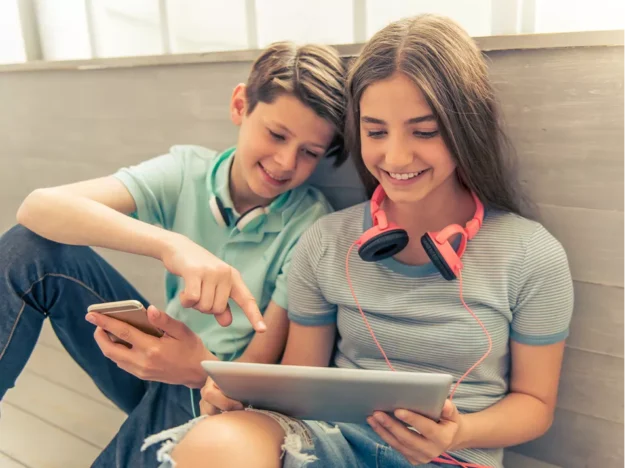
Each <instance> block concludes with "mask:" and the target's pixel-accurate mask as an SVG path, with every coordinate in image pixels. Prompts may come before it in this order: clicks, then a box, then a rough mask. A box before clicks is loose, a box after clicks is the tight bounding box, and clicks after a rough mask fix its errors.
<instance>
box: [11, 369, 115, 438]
mask: <svg viewBox="0 0 625 468" xmlns="http://www.w3.org/2000/svg"><path fill="white" fill-rule="evenodd" d="M68 383H70V382H68ZM42 393H43V394H45V398H42V397H41V395H42ZM4 401H6V402H7V403H9V404H11V406H13V407H15V408H18V409H20V410H22V411H26V412H29V413H32V414H36V415H37V417H38V418H39V419H41V420H42V421H45V422H47V423H49V424H52V425H53V426H57V427H61V428H63V430H65V431H66V432H67V433H69V434H72V435H74V436H76V437H79V438H80V439H83V440H85V441H86V442H90V443H91V444H92V445H94V446H96V447H99V448H101V449H103V448H104V447H106V445H107V444H108V443H109V442H110V440H111V439H112V438H113V437H114V436H115V434H116V433H117V431H118V430H119V428H120V426H121V425H122V423H123V422H124V421H125V420H126V415H125V414H124V413H123V412H122V411H120V410H118V409H114V408H111V406H109V405H106V404H103V403H100V402H98V401H96V400H93V399H91V398H87V397H84V396H83V395H81V394H79V393H76V392H72V391H70V390H68V389H67V388H66V387H61V386H59V385H56V384H54V383H52V382H50V381H48V380H45V379H43V378H42V377H39V376H37V375H35V374H32V373H30V372H28V371H26V372H23V373H22V374H21V375H20V377H19V379H18V380H17V384H16V386H15V388H13V389H12V390H10V391H9V392H8V393H7V395H6V397H5V399H4Z"/></svg>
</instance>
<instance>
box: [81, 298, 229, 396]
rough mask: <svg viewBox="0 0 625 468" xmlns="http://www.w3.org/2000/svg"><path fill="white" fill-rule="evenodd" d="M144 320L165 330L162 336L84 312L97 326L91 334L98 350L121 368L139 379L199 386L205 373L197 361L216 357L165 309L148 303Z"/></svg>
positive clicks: (203, 379)
mask: <svg viewBox="0 0 625 468" xmlns="http://www.w3.org/2000/svg"><path fill="white" fill-rule="evenodd" d="M148 319H149V320H150V323H152V325H154V326H155V327H157V328H159V329H161V330H162V331H164V332H165V334H164V335H163V336H162V337H160V338H156V337H154V336H151V335H148V334H146V333H143V332H142V331H140V330H138V329H136V328H135V327H133V326H132V325H128V324H127V323H125V322H122V321H120V320H116V319H114V318H112V317H108V316H106V315H102V314H96V313H90V314H87V320H88V321H89V322H91V323H92V324H94V325H96V327H97V328H96V331H95V333H94V337H95V340H96V342H97V344H98V346H99V347H100V349H101V350H102V353H103V354H104V355H105V356H106V357H107V358H109V359H111V360H112V361H114V362H115V363H116V364H117V365H118V366H119V367H120V368H121V369H124V370H125V371H126V372H129V373H131V374H132V375H134V376H136V377H138V378H140V379H142V380H153V381H156V382H164V383H169V384H174V385H186V386H188V387H191V388H199V387H201V386H202V385H203V384H204V381H205V379H206V372H205V371H204V369H203V368H202V366H201V364H200V363H201V362H202V361H206V360H216V359H217V358H216V357H215V356H213V355H212V354H211V353H210V351H208V350H207V349H206V348H205V347H204V343H202V340H201V339H200V337H199V336H197V335H196V334H195V333H193V332H192V331H191V329H189V327H187V326H186V325H185V324H184V323H182V322H179V321H178V320H175V319H173V318H171V317H170V316H168V315H167V314H166V313H165V312H161V311H159V310H158V309H157V308H156V307H154V306H150V307H148ZM107 332H109V333H112V334H113V335H115V336H116V337H118V338H120V339H122V340H124V341H125V342H127V343H129V344H130V345H131V346H132V348H127V347H126V346H125V345H123V344H119V343H114V342H113V341H111V339H110V338H109V336H108V334H107Z"/></svg>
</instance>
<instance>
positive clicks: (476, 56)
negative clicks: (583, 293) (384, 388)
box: [173, 15, 573, 468]
mask: <svg viewBox="0 0 625 468" xmlns="http://www.w3.org/2000/svg"><path fill="white" fill-rule="evenodd" d="M347 94H348V111H347V128H346V137H347V138H348V141H349V143H350V149H351V152H352V155H353V157H354V158H355V160H356V162H357V164H358V165H359V167H360V168H361V170H362V172H363V174H364V176H365V180H366V181H367V182H375V184H376V185H378V188H377V190H376V192H375V193H374V195H373V199H372V200H371V201H370V202H366V203H363V204H361V205H358V206H355V207H352V208H349V209H346V210H344V211H341V212H338V213H334V214H331V215H328V216H326V217H324V218H322V219H321V220H320V221H318V222H317V223H316V224H314V225H313V227H312V228H311V229H309V230H308V231H307V233H306V234H305V235H304V236H303V237H302V239H301V241H300V243H299V245H298V247H297V250H296V253H295V255H294V259H293V265H292V269H291V272H290V275H289V317H290V319H291V325H290V332H289V339H288V343H287V348H286V351H285V355H284V359H283V363H285V364H297V365H308V366H327V365H328V364H330V363H331V364H332V365H334V366H337V367H343V368H361V369H378V370H380V369H389V368H390V369H393V370H398V371H414V372H444V373H450V374H452V375H453V376H454V378H455V380H456V385H455V387H454V388H453V391H452V394H451V395H450V399H449V400H448V401H447V402H446V404H445V406H444V408H443V414H442V418H441V420H440V422H439V423H435V422H433V421H431V420H428V419H426V418H424V417H421V416H419V415H417V414H414V413H411V412H409V411H405V410H398V411H396V412H395V413H394V414H393V415H388V414H383V413H376V414H373V415H372V416H371V417H370V418H369V420H368V423H369V424H368V425H363V426H359V425H353V424H338V425H337V426H336V427H333V426H332V425H328V424H327V423H323V422H312V421H305V422H300V421H295V420H292V419H290V418H287V417H285V416H283V415H279V414H275V413H270V412H266V411H258V410H249V411H232V412H228V413H223V414H219V415H217V416H214V417H211V418H208V419H206V420H204V421H202V422H200V423H199V424H197V425H196V427H195V428H194V429H193V430H191V431H190V432H189V433H188V435H187V436H186V437H185V438H184V439H183V440H182V441H181V443H180V444H179V445H178V446H177V447H176V449H175V450H174V451H173V459H174V460H176V462H178V465H177V466H178V467H179V468H184V467H188V466H199V465H198V460H202V462H203V463H206V464H207V465H206V466H211V467H221V466H224V467H225V466H227V467H235V466H246V467H251V466H254V467H277V466H281V465H282V466H288V467H300V466H306V467H345V468H347V467H356V466H366V467H376V466H382V467H404V466H410V465H419V466H427V467H434V466H458V465H460V466H471V467H476V466H492V467H501V466H502V459H503V450H502V449H503V448H504V447H508V446H511V445H516V444H520V443H523V442H526V441H529V440H531V439H534V438H536V437H539V436H540V435H542V434H543V433H544V432H545V431H546V430H547V429H548V428H549V426H550V424H551V421H552V418H553V412H554V407H555V403H556V395H557V387H558V380H559V374H560V367H561V362H562V355H563V350H564V340H565V338H566V336H567V334H568V326H569V321H570V317H571V313H572V308H573V289H572V281H571V276H570V272H569V267H568V262H567V258H566V255H565V252H564V251H563V249H562V247H561V245H560V244H559V243H558V242H557V241H556V240H555V239H554V238H553V237H552V236H551V235H550V234H549V233H548V232H547V231H546V230H545V229H544V228H543V226H541V225H540V224H539V223H537V222H535V221H531V220H530V219H528V218H526V217H524V210H525V208H524V203H522V197H521V194H520V190H519V189H518V180H517V179H516V178H515V175H514V173H513V172H512V171H511V170H510V168H509V164H508V161H507V160H506V154H505V153H504V145H503V141H504V139H503V136H502V133H501V130H500V127H499V123H498V111H497V107H496V104H495V99H494V91H493V88H492V84H491V83H490V81H489V79H488V75H487V68H486V65H485V63H484V60H483V59H482V57H481V55H480V52H479V50H478V49H477V47H476V46H475V44H474V43H473V42H472V41H471V39H470V38H469V37H468V36H467V34H466V33H465V32H464V31H463V30H462V29H461V28H460V27H458V26H457V25H456V24H455V23H453V22H452V21H450V20H448V19H444V18H440V17H435V16H430V15H426V16H420V17H416V18H412V19H405V20H402V21H398V22H396V23H393V24H390V25H389V26H387V27H386V28H384V29H383V30H381V31H380V32H378V33H377V34H376V35H375V36H374V37H373V38H372V39H371V40H370V41H369V42H368V43H367V44H366V46H365V47H364V49H363V51H362V53H361V55H360V56H359V57H358V59H357V60H356V62H355V64H354V65H353V68H352V70H351V72H350V75H349V78H348V88H347ZM387 221H388V225H387V223H386V222H387ZM335 338H338V340H337V349H335V348H334V343H335ZM374 338H377V340H376V339H374ZM333 351H335V352H334V353H333ZM203 397H204V400H205V401H204V402H203V407H204V412H205V413H215V412H216V411H217V410H230V409H233V408H236V405H237V404H238V403H237V402H233V401H230V400H228V399H226V398H225V397H224V396H223V395H222V394H220V392H219V390H218V389H217V388H216V387H215V385H214V384H212V382H210V381H208V382H207V385H206V386H205V387H204V390H203ZM406 426H409V427H412V428H414V429H415V430H416V431H413V430H410V429H408V428H407V427H406ZM239 447H247V448H248V450H247V451H246V452H245V453H244V452H243V451H241V450H239Z"/></svg>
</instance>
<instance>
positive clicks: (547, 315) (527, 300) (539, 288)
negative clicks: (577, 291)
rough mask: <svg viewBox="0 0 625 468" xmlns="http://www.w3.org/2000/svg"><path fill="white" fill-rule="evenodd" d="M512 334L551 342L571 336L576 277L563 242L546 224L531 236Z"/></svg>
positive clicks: (534, 342)
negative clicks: (572, 275)
mask: <svg viewBox="0 0 625 468" xmlns="http://www.w3.org/2000/svg"><path fill="white" fill-rule="evenodd" d="M520 267H521V268H520V270H519V271H520V282H519V289H518V291H519V292H518V296H517V301H516V306H515V307H514V308H513V310H512V315H513V318H512V324H511V331H510V338H511V339H513V340H514V341H517V342H519V343H523V344H529V345H548V344H553V343H557V342H560V341H562V340H564V339H566V338H567V336H568V334H569V325H570V322H571V316H572V314H573V297H574V294H573V281H572V279H571V272H570V269H569V264H568V259H567V256H566V253H565V251H564V249H563V248H562V245H561V244H560V243H559V242H558V241H557V240H556V239H555V238H554V237H553V236H552V235H551V234H549V232H548V231H547V230H546V229H545V228H544V227H542V226H539V228H538V229H537V230H536V231H534V233H533V235H532V236H531V237H530V239H529V242H528V245H527V249H526V252H525V258H524V261H523V265H520Z"/></svg>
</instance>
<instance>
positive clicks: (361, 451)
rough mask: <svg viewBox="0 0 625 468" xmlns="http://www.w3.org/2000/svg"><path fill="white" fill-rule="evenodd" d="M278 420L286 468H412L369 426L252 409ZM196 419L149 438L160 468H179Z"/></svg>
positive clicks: (428, 467)
mask: <svg viewBox="0 0 625 468" xmlns="http://www.w3.org/2000/svg"><path fill="white" fill-rule="evenodd" d="M248 411H256V412H259V413H263V414H266V415H267V416H269V417H271V418H272V419H274V420H275V421H276V422H278V424H280V426H281V427H282V429H283V430H284V433H285V434H286V436H285V438H284V444H283V445H282V450H283V456H282V462H283V463H282V466H283V468H303V467H305V468H329V467H332V468H408V467H413V466H414V465H412V464H410V463H409V462H408V461H407V460H406V459H405V458H404V457H403V455H401V454H400V453H399V452H397V451H396V450H395V449H393V448H391V447H389V445H388V444H387V443H386V442H384V441H383V440H382V439H381V438H380V437H379V436H378V435H377V434H376V433H375V432H374V431H373V429H371V427H369V426H368V425H359V424H332V423H327V422H323V421H300V420H297V419H293V418H290V417H288V416H284V415H282V414H279V413H275V412H272V411H264V410H256V409H251V408H250V409H248ZM205 417H206V416H201V417H199V418H196V419H194V420H192V421H190V422H189V423H187V424H185V425H184V426H179V427H176V428H173V429H170V430H168V431H164V432H162V433H161V434H156V435H154V436H151V437H149V438H148V439H146V442H145V444H144V447H143V448H144V449H145V448H147V447H149V446H151V445H154V444H156V443H159V442H163V444H162V445H161V447H160V449H159V450H158V452H157V458H158V461H159V462H161V464H160V465H159V468H175V466H176V464H175V462H174V461H173V460H172V459H171V452H172V450H173V448H174V447H175V446H176V444H177V443H178V442H179V441H180V440H182V438H183V437H184V436H185V435H186V434H187V433H188V432H189V431H190V430H191V428H192V427H193V426H195V424H197V423H198V422H199V421H201V420H202V419H204V418H205ZM419 466H420V467H422V468H457V467H455V466H454V465H448V464H434V463H428V464H425V465H419Z"/></svg>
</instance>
